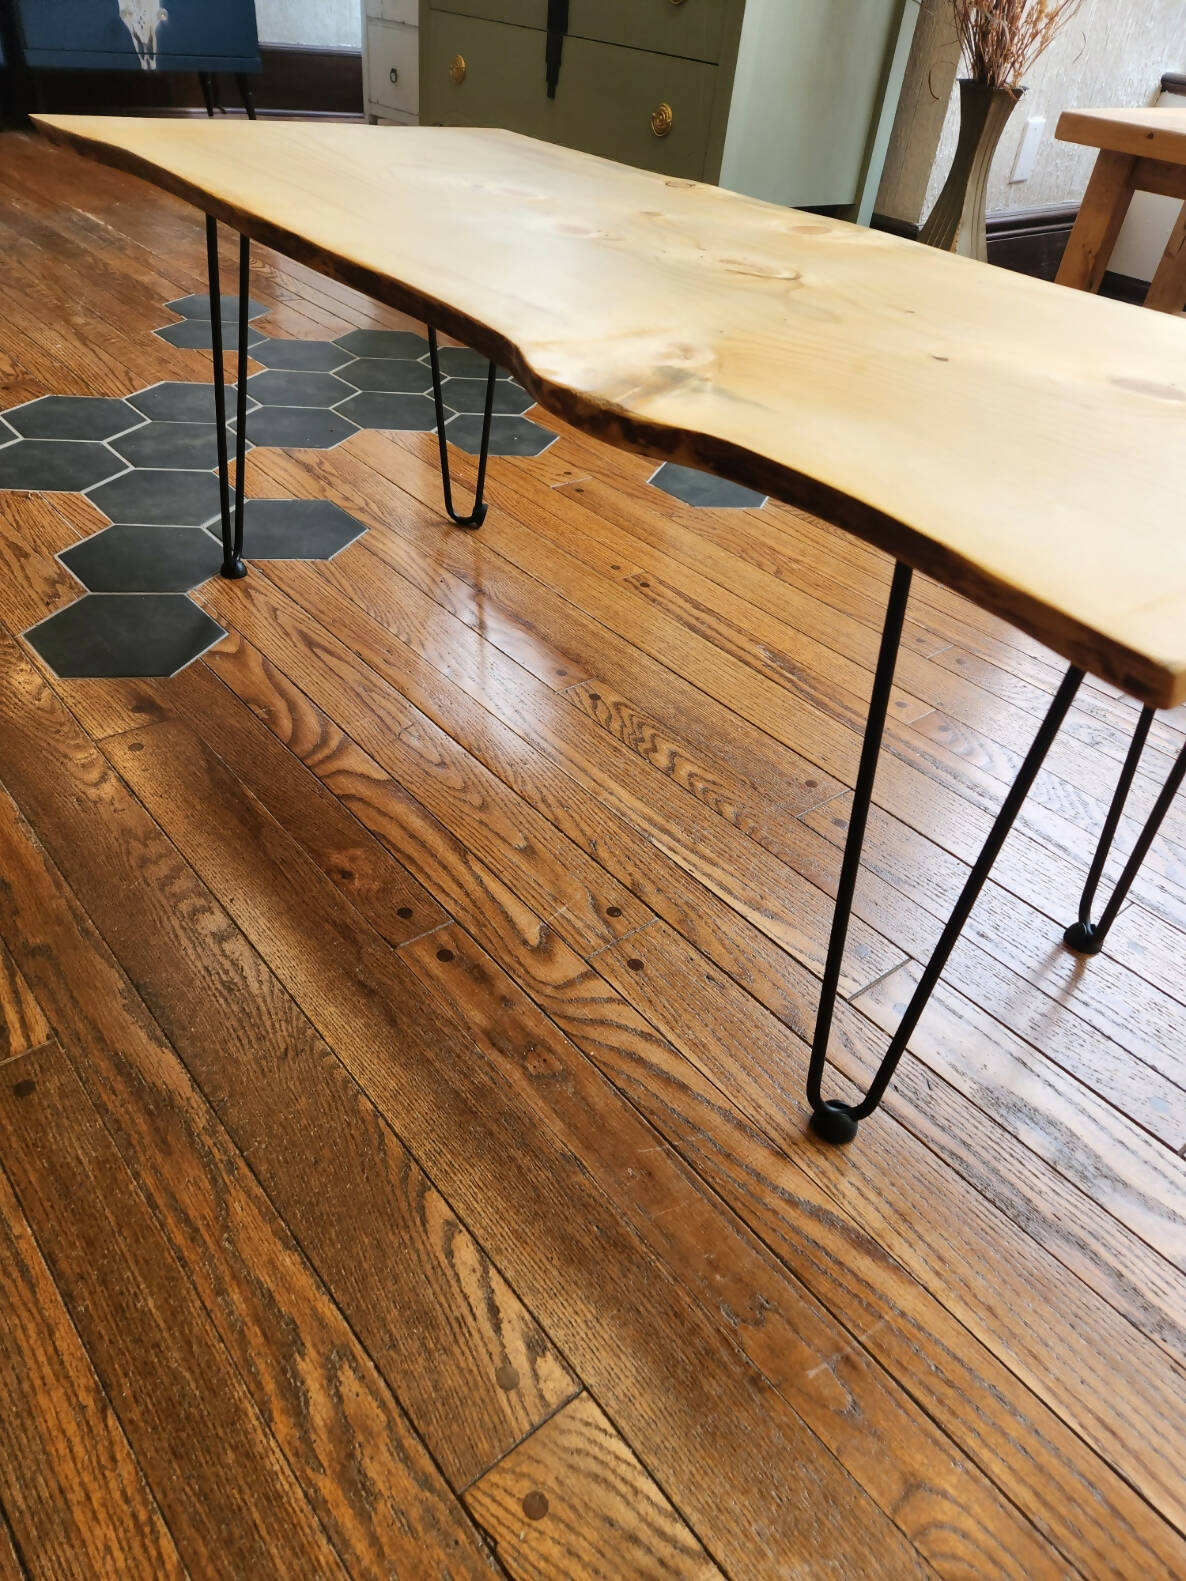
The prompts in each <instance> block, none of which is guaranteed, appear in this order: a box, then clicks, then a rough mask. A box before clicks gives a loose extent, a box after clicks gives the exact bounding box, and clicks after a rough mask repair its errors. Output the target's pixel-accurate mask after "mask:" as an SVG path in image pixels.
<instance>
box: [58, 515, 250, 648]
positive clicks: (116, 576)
mask: <svg viewBox="0 0 1186 1581" xmlns="http://www.w3.org/2000/svg"><path fill="white" fill-rule="evenodd" d="M58 558H59V559H60V560H61V562H62V564H63V565H65V566H67V567H68V568H69V570H70V571H72V572H73V573H74V575H75V576H76V577H77V578H78V580H79V581H80V582H81V583H82V585H83V587H85V588H88V589H89V590H90V591H91V592H92V593H188V592H189V590H190V589H191V588H194V587H198V586H199V585H200V584H201V583H202V582H206V581H208V580H209V579H210V577H212V576H215V575H216V574H217V572H218V568H219V566H220V565H221V564H222V540H221V539H218V540H217V541H215V540H214V539H212V538H211V537H210V535H209V534H208V533H204V532H197V531H195V529H194V528H192V527H104V529H103V531H102V532H97V533H95V534H94V535H93V536H92V537H90V538H84V539H83V540H82V542H81V543H76V544H71V546H70V548H69V549H65V550H63V552H62V553H61V554H60V555H59V556H58ZM58 673H59V674H61V671H59V672H58Z"/></svg>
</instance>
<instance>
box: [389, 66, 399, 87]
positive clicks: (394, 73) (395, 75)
mask: <svg viewBox="0 0 1186 1581" xmlns="http://www.w3.org/2000/svg"><path fill="white" fill-rule="evenodd" d="M387 80H388V82H389V83H390V84H391V86H392V87H393V88H394V87H395V85H396V83H397V82H398V81H399V72H398V70H397V69H396V68H395V67H394V66H393V67H392V68H391V70H390V71H389V72H388V73H387Z"/></svg>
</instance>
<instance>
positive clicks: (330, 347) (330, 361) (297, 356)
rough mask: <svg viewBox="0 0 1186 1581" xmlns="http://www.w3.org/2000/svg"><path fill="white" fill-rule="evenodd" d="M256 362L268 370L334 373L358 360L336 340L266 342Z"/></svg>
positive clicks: (258, 351)
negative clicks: (336, 369) (335, 370)
mask: <svg viewBox="0 0 1186 1581" xmlns="http://www.w3.org/2000/svg"><path fill="white" fill-rule="evenodd" d="M255 360H256V362H262V363H263V365H264V367H265V368H283V369H286V370H291V371H293V372H299V373H332V372H333V371H334V369H335V368H341V367H344V366H345V365H346V364H347V363H351V362H353V361H354V357H353V355H352V353H350V352H348V351H343V349H342V348H341V346H339V345H338V344H337V343H336V342H335V341H332V340H265V341H264V343H263V344H262V345H261V346H259V347H257V348H256V352H255Z"/></svg>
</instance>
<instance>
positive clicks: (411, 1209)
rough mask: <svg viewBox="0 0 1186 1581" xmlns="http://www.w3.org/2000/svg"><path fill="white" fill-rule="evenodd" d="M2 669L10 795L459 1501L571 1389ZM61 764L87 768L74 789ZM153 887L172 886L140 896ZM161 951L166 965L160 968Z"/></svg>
mask: <svg viewBox="0 0 1186 1581" xmlns="http://www.w3.org/2000/svg"><path fill="white" fill-rule="evenodd" d="M4 657H5V659H6V660H8V662H7V663H6V664H5V666H4V673H5V687H6V692H7V695H8V696H9V697H10V698H11V699H14V701H13V702H12V704H11V707H12V709H13V710H14V711H15V710H16V709H18V708H19V707H20V706H21V705H20V704H18V703H16V702H15V698H17V697H18V696H19V697H21V698H22V699H23V700H24V705H25V708H26V709H27V712H26V713H25V714H24V719H25V723H26V736H27V735H28V725H29V721H30V719H31V717H34V716H36V717H39V718H40V721H41V728H42V731H43V734H42V735H41V738H40V739H41V748H40V751H32V750H28V742H27V740H26V750H25V751H23V752H21V753H20V754H18V753H17V752H16V751H15V750H12V751H10V752H9V753H8V754H7V766H6V774H7V776H8V777H9V782H10V783H11V784H15V785H18V786H19V787H20V788H21V790H22V792H23V795H24V796H25V797H27V798H28V799H29V800H31V801H33V802H34V803H35V804H36V813H35V817H36V827H37V830H38V833H39V834H40V835H41V837H42V838H43V839H44V840H45V842H46V844H47V846H49V848H50V849H51V850H52V852H53V854H54V855H55V856H56V857H57V859H58V860H59V861H60V862H61V863H62V865H63V867H64V868H65V870H66V872H67V874H68V876H70V877H72V878H74V879H75V880H76V882H78V885H79V889H80V891H81V893H82V896H83V898H84V899H85V901H86V903H87V904H88V907H89V909H90V911H91V912H92V914H93V915H94V916H96V917H98V918H99V919H100V920H101V922H102V923H103V924H104V926H105V928H106V931H107V934H108V937H109V938H110V939H111V940H112V943H113V945H114V946H115V948H116V950H117V951H118V952H119V953H120V955H121V957H122V960H123V964H124V965H125V967H126V968H127V970H128V972H129V975H130V976H131V977H132V979H133V981H134V983H135V985H136V987H137V989H138V990H139V991H140V992H141V993H142V994H143V995H144V997H145V999H146V1000H147V1001H148V1004H149V1007H150V1008H151V1009H152V1010H153V1011H154V1012H155V1013H156V1015H157V1017H158V1019H159V1020H160V1021H161V1022H162V1024H163V1025H164V1027H165V1029H166V1030H167V1032H169V1033H170V1034H171V1036H172V1037H173V1038H174V1040H175V1041H176V1043H177V1045H178V1046H179V1047H180V1048H181V1050H182V1051H183V1052H184V1054H185V1057H186V1058H187V1060H188V1061H189V1062H190V1065H191V1067H192V1068H193V1069H194V1070H195V1072H196V1074H197V1076H198V1078H199V1080H200V1081H201V1083H202V1085H203V1086H204V1088H205V1090H206V1091H207V1092H208V1093H210V1094H211V1095H213V1096H214V1097H215V1098H216V1101H217V1103H218V1106H219V1114H220V1117H221V1118H222V1120H223V1122H224V1124H225V1125H226V1126H227V1128H228V1130H229V1132H230V1134H231V1135H232V1137H233V1139H234V1140H235V1142H236V1143H237V1144H238V1145H239V1147H240V1149H241V1151H243V1152H244V1153H245V1154H246V1155H247V1156H249V1157H250V1158H251V1160H252V1167H253V1170H254V1171H255V1173H256V1174H257V1176H258V1177H259V1179H260V1181H261V1183H262V1184H263V1185H264V1187H265V1189H266V1190H267V1191H268V1192H269V1194H270V1195H271V1197H272V1198H273V1200H274V1201H276V1202H277V1203H278V1204H279V1205H280V1207H281V1209H282V1211H283V1212H284V1213H285V1215H286V1217H287V1219H288V1221H289V1222H290V1223H291V1225H292V1226H293V1229H294V1230H295V1232H296V1233H297V1234H298V1235H299V1237H300V1239H301V1242H302V1245H303V1246H304V1247H305V1249H306V1252H307V1254H308V1255H309V1257H310V1258H311V1259H312V1260H313V1262H314V1265H315V1266H316V1267H318V1268H322V1269H324V1271H325V1277H326V1278H327V1279H328V1280H330V1281H332V1284H333V1287H334V1289H335V1291H336V1292H338V1298H339V1302H340V1304H341V1305H342V1307H343V1309H344V1310H345V1312H346V1314H347V1316H348V1317H349V1320H350V1322H351V1324H352V1326H353V1327H354V1328H355V1329H356V1330H358V1331H360V1332H361V1333H362V1335H363V1336H364V1337H365V1339H366V1340H367V1342H368V1344H369V1347H370V1350H371V1352H372V1354H373V1355H374V1356H375V1358H376V1362H377V1365H378V1366H379V1369H380V1371H382V1372H383V1373H384V1376H385V1377H386V1379H387V1380H388V1382H389V1384H391V1385H392V1386H393V1387H394V1388H395V1389H396V1391H397V1392H398V1394H399V1397H400V1399H401V1400H402V1401H405V1402H407V1403H408V1405H409V1407H410V1409H411V1410H412V1411H413V1413H414V1415H415V1418H416V1420H417V1423H418V1426H420V1429H421V1432H422V1433H423V1434H424V1436H426V1437H427V1438H428V1439H429V1441H430V1442H431V1444H432V1447H433V1450H434V1452H435V1453H436V1454H437V1456H438V1457H439V1459H440V1460H441V1461H442V1462H443V1463H444V1464H445V1465H446V1466H447V1467H448V1468H449V1470H450V1472H451V1474H452V1475H453V1477H454V1479H455V1480H456V1482H457V1483H458V1484H459V1485H460V1484H463V1483H465V1482H468V1481H469V1480H471V1479H472V1477H474V1476H476V1475H477V1474H478V1473H479V1472H480V1471H481V1470H483V1469H484V1468H485V1467H486V1466H487V1465H488V1464H489V1463H490V1461H491V1460H493V1459H495V1458H497V1456H498V1455H499V1454H500V1453H502V1452H504V1451H505V1449H506V1448H508V1447H509V1445H510V1444H512V1443H514V1442H515V1441H516V1440H517V1439H518V1438H519V1437H521V1436H522V1434H523V1433H524V1432H525V1431H528V1430H529V1429H530V1427H531V1426H533V1425H534V1424H535V1422H536V1421H538V1420H539V1419H540V1418H541V1417H542V1416H545V1415H547V1414H548V1412H549V1411H550V1410H552V1409H553V1408H554V1407H555V1405H557V1404H559V1403H560V1402H561V1401H562V1400H564V1399H566V1398H567V1397H568V1395H569V1394H570V1393H571V1392H572V1384H571V1381H570V1379H569V1377H568V1374H567V1372H566V1369H565V1368H564V1367H563V1365H562V1364H561V1363H560V1362H559V1361H558V1359H557V1357H556V1355H555V1352H554V1351H553V1350H552V1348H551V1347H550V1346H548V1344H547V1342H546V1340H545V1339H544V1338H543V1336H542V1335H541V1334H540V1332H539V1330H538V1328H537V1327H536V1325H535V1324H534V1323H532V1322H531V1320H530V1318H529V1317H528V1316H527V1314H526V1313H524V1311H523V1309H522V1307H521V1306H520V1304H519V1303H518V1302H517V1301H516V1300H515V1297H514V1296H513V1294H512V1293H511V1291H510V1290H509V1289H508V1288H507V1285H506V1282H505V1280H504V1279H503V1278H502V1277H501V1276H500V1275H499V1274H498V1272H497V1271H496V1270H494V1269H493V1268H492V1267H491V1266H490V1263H489V1260H488V1259H487V1258H486V1257H485V1255H484V1254H483V1253H482V1251H481V1250H480V1249H479V1248H478V1247H477V1246H475V1244H474V1243H473V1241H472V1238H471V1237H470V1236H469V1235H468V1234H467V1233H466V1231H465V1229H464V1227H463V1226H461V1225H459V1224H458V1223H457V1222H456V1219H455V1216H454V1215H453V1214H452V1213H451V1212H450V1210H449V1208H448V1206H447V1204H445V1203H443V1202H442V1201H441V1200H440V1198H439V1196H438V1195H437V1193H436V1192H435V1191H433V1189H432V1187H431V1185H430V1183H429V1182H428V1181H427V1180H426V1179H425V1177H424V1175H423V1172H422V1171H421V1170H420V1169H418V1168H417V1166H416V1164H415V1162H414V1160H412V1159H411V1158H410V1157H409V1155H408V1153H407V1151H406V1149H405V1148H404V1147H403V1146H402V1145H401V1144H400V1143H399V1141H398V1139H397V1138H396V1137H395V1136H393V1135H391V1133H390V1132H389V1131H388V1130H387V1128H386V1127H385V1126H384V1124H383V1122H382V1120H381V1118H380V1117H379V1116H378V1115H376V1114H375V1112H374V1110H373V1108H372V1107H371V1106H369V1105H367V1104H366V1103H365V1102H360V1101H359V1095H358V1091H357V1088H356V1086H355V1084H354V1083H353V1082H351V1081H350V1080H349V1079H348V1078H346V1077H345V1076H344V1075H343V1074H341V1073H339V1072H338V1070H337V1068H336V1066H335V1062H334V1061H333V1059H332V1056H330V1055H329V1054H328V1051H327V1050H326V1048H325V1046H324V1044H322V1043H321V1042H320V1041H319V1040H318V1039H317V1038H316V1037H315V1036H313V1035H312V1034H311V1032H310V1029H309V1027H308V1024H307V1023H306V1022H305V1021H304V1019H303V1018H302V1017H301V1016H300V1014H299V1013H298V1012H297V1011H296V1010H295V1009H294V1007H293V1005H292V1002H291V1000H289V999H288V997H287V996H286V995H284V994H283V993H282V992H280V991H279V990H278V987H277V985H276V983H275V981H274V980H273V979H272V978H271V977H270V976H269V974H268V973H267V971H266V969H264V968H263V967H261V965H260V963H259V961H258V959H257V958H256V957H255V956H254V954H253V952H252V951H251V950H250V948H249V947H248V946H247V945H246V944H245V942H244V941H243V940H242V939H241V938H240V937H239V936H237V935H236V934H235V930H234V929H233V927H231V925H230V923H229V921H228V919H227V917H226V915H225V914H224V913H222V912H221V911H220V910H219V908H218V907H217V906H216V905H214V903H213V902H212V900H211V897H210V895H209V893H208V892H207V891H206V890H204V889H203V888H202V886H201V885H200V884H198V883H197V882H196V881H195V880H194V879H193V876H192V874H191V873H190V872H189V870H188V869H187V868H185V866H184V865H183V864H179V863H178V860H177V857H176V852H175V851H174V850H173V848H172V847H171V846H169V844H168V842H167V841H165V840H164V838H163V837H162V836H161V835H160V833H159V831H158V830H157V829H156V828H155V826H153V825H152V824H151V823H150V822H149V820H148V819H147V818H146V817H145V815H144V813H143V811H142V810H141V809H140V808H138V807H137V805H136V803H135V802H134V801H133V800H132V798H131V797H130V796H129V795H128V793H127V791H126V790H125V789H124V788H123V786H122V785H121V784H120V782H119V781H118V780H117V779H116V777H115V775H114V774H112V772H111V770H110V768H109V767H107V766H106V765H105V764H104V762H103V760H102V759H101V758H100V757H99V755H98V754H97V753H96V752H95V751H94V749H93V748H91V747H90V746H89V743H87V742H86V740H85V738H84V737H82V736H81V733H80V732H78V731H77V730H76V729H75V728H72V722H71V721H70V720H69V718H68V716H66V715H65V713H64V710H62V709H61V708H60V707H58V706H55V700H54V699H53V698H52V696H51V695H50V694H49V692H48V688H46V687H45V686H44V683H41V682H40V681H39V679H38V678H37V677H36V676H35V675H34V673H33V671H32V669H31V667H28V666H26V665H25V664H24V663H23V662H22V661H15V662H14V661H13V660H12V656H11V655H10V654H8V653H6V654H5V655H4ZM9 717H10V718H11V717H12V716H11V715H10V716H9ZM155 728H158V729H168V728H174V729H177V728H180V727H164V726H158V727H155ZM63 758H64V759H65V762H66V763H68V764H71V765H72V773H71V774H70V775H69V776H68V777H64V776H63V773H62V768H61V764H62V761H63ZM55 763H56V764H57V765H58V767H56V768H51V767H50V765H51V764H55ZM80 787H85V788H86V789H85V794H84V795H83V796H81V797H80V796H79V795H77V794H76V791H77V790H78V789H79V788H80ZM87 803H90V805H91V806H92V807H95V808H98V809H101V813H100V816H101V820H102V824H103V828H104V831H105V833H104V844H105V860H104V862H102V863H101V864H100V865H99V866H98V867H96V868H94V869H93V871H92V873H91V875H90V876H89V877H88V875H87V873H86V872H85V871H84V867H85V866H86V864H81V865H80V864H79V862H78V853H79V849H80V841H79V838H78V833H77V831H78V829H79V827H80V824H79V822H78V818H79V809H80V807H82V806H84V805H86V804H87ZM145 870H148V871H152V872H154V873H158V874H162V875H167V882H165V883H163V884H162V885H161V886H160V887H159V888H154V887H153V886H150V885H145V884H143V883H142V882H141V881H139V880H140V878H141V876H142V874H143V872H144V871H145ZM116 875H122V882H119V883H117V882H115V879H116ZM327 882H328V881H327ZM294 918H296V919H297V920H298V921H299V911H297V912H294ZM195 925H196V926H198V927H199V928H200V929H201V930H202V941H201V946H199V945H197V944H195V942H194V935H193V933H192V931H191V930H192V929H193V928H194V926H195ZM162 938H165V939H168V940H169V941H170V944H171V946H172V947H171V949H169V950H167V951H164V952H162V950H161V948H160V943H159V941H160V940H161V939H162ZM211 962H213V963H215V965H216V968H217V971H216V975H215V976H214V978H213V979H212V977H211V964H210V963H211ZM227 984H230V985H232V990H233V989H235V988H237V999H241V1005H240V1008H239V1011H238V1014H237V1016H236V1017H235V1018H234V1020H233V1022H231V1023H228V1021H227V1018H226V1016H225V1014H224V1012H223V1007H222V995H223V993H225V992H226V985H227ZM220 985H221V986H220ZM278 1094H280V1095H283V1096H282V1097H278ZM311 1163H312V1164H313V1165H315V1166H316V1167H312V1168H311V1167H310V1164H311ZM327 1181H328V1182H331V1183H332V1184H333V1185H334V1187H335V1188H336V1189H333V1190H328V1189H327V1187H326V1182H327Z"/></svg>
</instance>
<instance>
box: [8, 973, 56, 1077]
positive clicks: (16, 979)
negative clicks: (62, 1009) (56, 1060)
mask: <svg viewBox="0 0 1186 1581" xmlns="http://www.w3.org/2000/svg"><path fill="white" fill-rule="evenodd" d="M49 1035H50V1033H49V1023H48V1022H47V1021H46V1019H45V1016H44V1014H43V1012H42V1009H41V1006H40V1005H39V1004H38V1003H37V1000H36V999H35V998H34V996H33V991H32V989H31V988H30V987H29V985H28V983H27V982H26V981H25V979H24V977H23V976H22V975H21V973H20V970H19V968H18V967H17V964H16V962H15V961H14V960H13V958H12V956H11V955H9V953H8V951H7V950H6V949H5V948H4V946H3V945H2V944H0V1065H3V1064H4V1063H5V1062H6V1061H7V1060H11V1059H15V1058H16V1057H17V1055H18V1054H27V1053H28V1052H29V1050H30V1049H35V1048H40V1046H41V1045H42V1044H43V1043H46V1042H48V1041H49Z"/></svg>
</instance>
